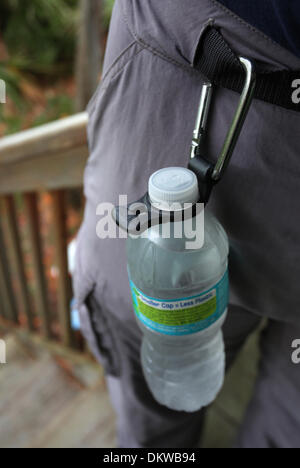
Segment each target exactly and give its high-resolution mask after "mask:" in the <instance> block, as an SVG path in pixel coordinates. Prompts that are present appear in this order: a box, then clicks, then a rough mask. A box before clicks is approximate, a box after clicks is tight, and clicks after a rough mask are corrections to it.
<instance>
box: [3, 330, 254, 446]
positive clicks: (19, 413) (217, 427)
mask: <svg viewBox="0 0 300 468" xmlns="http://www.w3.org/2000/svg"><path fill="white" fill-rule="evenodd" d="M5 340H6V343H7V364H4V365H1V366H0V447H34V448H37V447H39V448H44V447H47V448H54V447H71V448H76V447H83V448H88V447H95V448H97V447H98V448H99V447H105V448H113V447H115V445H116V441H115V417H114V413H113V410H112V407H111V404H110V401H109V396H108V393H107V390H106V386H105V383H104V379H103V374H102V372H101V370H100V371H99V369H98V367H97V366H95V365H94V364H93V365H90V364H88V362H86V364H85V363H84V362H80V363H78V362H77V363H76V364H74V363H72V362H71V361H70V360H69V361H68V360H67V361H66V360H65V359H63V360H62V359H61V358H57V357H55V356H53V354H52V353H51V352H50V351H49V349H46V348H44V347H43V346H42V345H41V344H39V345H38V344H32V343H31V344H29V343H28V342H26V341H25V342H23V341H22V340H20V337H18V336H17V335H7V336H6V337H5ZM70 359H71V358H70ZM257 360H258V353H257V345H256V336H254V337H252V338H251V339H250V340H249V342H248V343H247V345H246V347H245V348H244V350H243V352H242V353H241V354H240V356H239V358H238V359H237V362H236V363H235V365H234V366H233V368H232V369H231V370H230V372H229V373H228V375H227V377H226V381H225V385H224V387H223V389H222V392H221V393H220V395H219V396H218V398H217V400H216V401H215V403H214V404H213V405H212V406H211V407H210V408H209V410H208V415H207V420H206V425H205V432H204V437H203V440H202V447H204V448H218V447H220V448H223V447H224V448H226V447H230V446H232V444H233V442H234V439H235V437H236V434H237V430H238V426H239V423H240V421H241V419H242V417H243V414H244V412H245V409H246V406H247V403H248V401H249V399H250V397H251V392H252V388H253V384H254V380H255V374H256V365H257Z"/></svg>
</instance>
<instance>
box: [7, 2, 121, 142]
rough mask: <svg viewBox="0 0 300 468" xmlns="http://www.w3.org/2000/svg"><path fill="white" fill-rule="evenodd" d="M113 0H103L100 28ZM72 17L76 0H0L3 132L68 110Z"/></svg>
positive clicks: (73, 41) (75, 23) (70, 104)
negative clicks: (5, 102)
mask: <svg viewBox="0 0 300 468" xmlns="http://www.w3.org/2000/svg"><path fill="white" fill-rule="evenodd" d="M113 3H114V0H104V5H103V17H102V21H103V26H104V28H105V29H106V30H107V29H108V25H109V20H110V16H111V10H112V6H113ZM78 19H79V0H1V3H0V41H1V44H2V47H1V48H0V78H1V79H3V80H5V82H6V85H7V95H8V98H9V101H10V102H9V105H5V106H0V120H1V125H2V127H1V130H2V132H3V133H6V134H7V133H12V132H15V131H18V130H20V129H21V128H26V127H28V126H36V125H40V124H42V123H46V122H49V121H51V120H55V119H57V118H60V117H62V116H65V115H69V114H71V113H72V112H73V109H74V106H73V103H74V86H72V77H73V75H74V62H75V52H76V40H77V31H78ZM49 89H50V91H49ZM43 91H44V93H43ZM39 96H40V103H39V109H38V110H37V105H36V103H37V101H38V100H39ZM33 106H35V109H34V111H33V110H32V109H33ZM30 112H31V113H33V115H32V116H31V118H29V114H30Z"/></svg>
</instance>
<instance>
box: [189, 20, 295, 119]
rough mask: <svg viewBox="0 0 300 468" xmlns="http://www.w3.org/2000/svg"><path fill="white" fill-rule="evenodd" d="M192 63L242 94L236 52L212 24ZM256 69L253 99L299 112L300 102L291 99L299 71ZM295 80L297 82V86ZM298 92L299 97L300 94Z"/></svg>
mask: <svg viewBox="0 0 300 468" xmlns="http://www.w3.org/2000/svg"><path fill="white" fill-rule="evenodd" d="M194 65H195V68H196V69H197V70H199V71H201V73H202V74H203V75H204V76H205V77H206V78H208V79H209V81H210V82H212V83H213V84H215V85H217V86H221V87H223V88H228V89H231V90H233V91H236V92H238V93H241V91H242V88H243V84H244V79H245V75H244V71H243V68H242V66H241V64H240V62H239V59H238V57H237V55H236V54H235V53H234V52H233V50H232V49H231V48H230V46H229V45H228V43H227V42H226V41H225V39H224V38H223V36H222V34H221V33H220V32H219V31H218V30H217V29H216V28H215V27H209V28H208V29H207V30H206V31H205V33H204V35H203V36H202V38H201V40H200V42H199V45H198V48H197V52H196V56H195V61H194ZM256 72H257V83H256V88H255V92H254V98H256V99H259V100H261V101H265V102H269V103H271V104H275V105H277V106H280V107H284V108H285V109H291V110H295V111H298V112H299V111H300V102H299V103H297V102H293V93H294V92H295V88H296V86H298V87H299V86H300V70H278V71H272V72H270V71H267V70H261V67H260V66H257V70H256ZM295 80H297V81H298V82H297V83H296V85H295ZM293 86H294V87H293ZM298 95H299V97H300V93H298ZM298 100H299V99H298ZM294 101H295V99H294Z"/></svg>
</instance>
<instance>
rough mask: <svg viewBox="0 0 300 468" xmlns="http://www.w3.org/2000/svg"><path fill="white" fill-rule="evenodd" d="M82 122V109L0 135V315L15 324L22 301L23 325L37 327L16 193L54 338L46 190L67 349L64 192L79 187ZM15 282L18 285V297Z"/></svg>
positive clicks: (46, 327)
mask: <svg viewBox="0 0 300 468" xmlns="http://www.w3.org/2000/svg"><path fill="white" fill-rule="evenodd" d="M86 124H87V114H86V113H81V114H77V115H75V116H72V117H68V118H65V119H62V120H59V121H57V122H54V123H50V124H47V125H43V126H41V127H38V128H36V129H32V130H28V131H24V132H21V133H18V134H16V135H13V136H8V137H5V138H2V139H0V210H1V211H0V317H2V318H3V319H4V320H5V322H7V323H11V324H18V322H19V317H20V313H19V312H20V311H19V310H18V305H17V303H18V302H19V303H20V302H21V303H22V309H23V311H24V313H25V315H26V324H27V325H26V326H27V327H28V328H29V329H30V330H31V331H35V328H36V327H35V321H34V317H33V313H32V306H31V296H32V295H31V292H30V291H29V285H28V281H27V277H26V270H25V262H24V251H23V249H22V242H21V235H20V226H19V223H18V218H17V211H16V194H18V197H19V198H20V197H21V198H22V202H23V206H24V210H25V216H26V222H27V225H28V241H29V252H30V256H31V262H32V268H33V274H34V279H35V284H36V288H35V297H34V300H35V303H36V310H37V311H38V315H39V320H40V323H41V327H40V328H41V332H42V334H43V336H44V337H45V338H47V339H52V338H53V331H52V323H51V320H52V316H51V313H50V308H49V303H48V297H47V282H46V276H45V268H44V264H43V255H42V241H41V228H40V217H39V210H38V193H39V192H40V191H47V192H49V193H50V195H51V198H52V207H53V208H52V209H53V226H52V228H53V232H54V246H55V253H56V265H57V267H58V275H59V280H58V288H57V308H58V311H57V312H58V318H59V324H60V330H61V333H60V336H61V341H62V344H64V345H65V346H68V347H70V346H74V334H73V332H72V329H71V325H70V299H71V295H72V292H71V281H70V276H69V273H68V260H67V234H66V208H65V206H66V205H65V193H66V190H67V189H70V188H76V187H80V186H81V185H82V179H83V170H84V166H85V163H86V160H87V156H88V148H87V139H86ZM4 224H5V229H4ZM8 242H9V244H10V246H11V252H9V254H10V255H8V252H7V245H8ZM14 283H17V284H18V291H19V294H20V297H19V298H18V299H19V300H18V301H17V300H16V296H15V294H16V293H15V290H14V288H13V284H14Z"/></svg>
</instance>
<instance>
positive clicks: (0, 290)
mask: <svg viewBox="0 0 300 468" xmlns="http://www.w3.org/2000/svg"><path fill="white" fill-rule="evenodd" d="M0 301H1V303H2V304H1V305H2V310H3V311H4V315H5V318H7V319H9V320H11V321H13V322H18V310H17V305H16V301H15V296H14V291H13V287H12V283H11V273H10V268H9V263H8V259H7V255H6V246H5V243H4V238H3V232H2V226H1V223H0Z"/></svg>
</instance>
